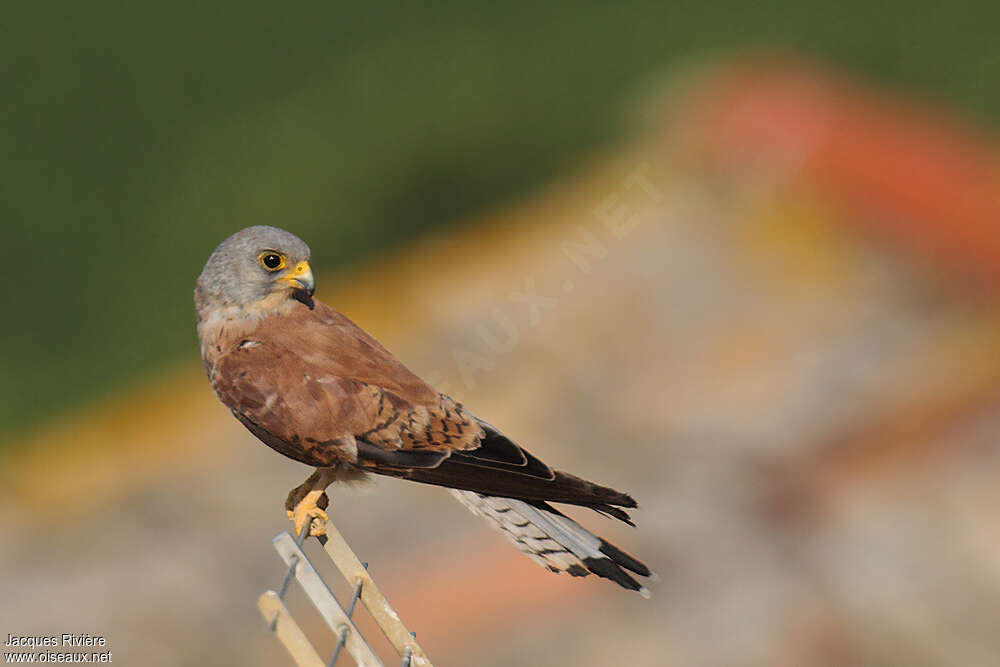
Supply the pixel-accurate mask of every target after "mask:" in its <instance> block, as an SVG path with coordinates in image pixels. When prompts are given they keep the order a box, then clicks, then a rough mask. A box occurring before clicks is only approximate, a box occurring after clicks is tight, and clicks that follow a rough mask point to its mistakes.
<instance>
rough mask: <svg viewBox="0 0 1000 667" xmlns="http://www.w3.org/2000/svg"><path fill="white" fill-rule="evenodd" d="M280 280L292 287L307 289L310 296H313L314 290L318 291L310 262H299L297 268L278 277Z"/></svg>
mask: <svg viewBox="0 0 1000 667" xmlns="http://www.w3.org/2000/svg"><path fill="white" fill-rule="evenodd" d="M278 281H279V282H283V283H286V284H288V285H289V286H290V287H291V288H292V289H297V290H298V289H300V290H305V291H306V292H308V293H309V296H312V294H313V292H315V291H316V282H315V281H314V280H313V272H312V268H310V266H309V262H299V263H298V264H296V265H295V268H293V269H291V270H290V271H288V273H286V274H285V275H283V276H282V277H281V278H278Z"/></svg>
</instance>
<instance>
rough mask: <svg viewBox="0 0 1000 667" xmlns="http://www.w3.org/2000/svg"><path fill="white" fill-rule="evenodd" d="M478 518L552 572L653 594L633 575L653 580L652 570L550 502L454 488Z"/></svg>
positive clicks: (646, 595) (456, 493) (453, 492)
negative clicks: (591, 576)
mask: <svg viewBox="0 0 1000 667" xmlns="http://www.w3.org/2000/svg"><path fill="white" fill-rule="evenodd" d="M452 494H454V496H455V497H456V498H458V499H459V500H460V501H461V502H462V504H463V505H465V506H466V507H467V508H469V510H470V511H472V513H473V514H478V515H479V516H482V517H485V518H487V519H489V520H490V522H491V523H492V524H493V526H494V527H495V528H497V529H498V530H499V531H500V532H502V533H503V534H504V536H505V537H506V538H507V539H508V540H510V541H511V542H512V543H513V544H514V546H516V547H517V548H518V549H520V550H521V551H522V552H524V553H525V554H527V555H528V557H529V558H531V559H532V560H533V561H535V562H536V563H538V564H539V565H541V566H542V567H544V568H546V569H547V570H549V571H551V572H568V573H569V574H570V575H572V576H574V577H585V576H587V575H588V574H590V573H591V572H593V573H594V574H596V575H597V576H599V577H604V578H606V579H610V580H612V581H614V582H615V583H616V584H618V585H619V586H621V587H622V588H627V589H629V590H632V591H636V592H637V593H639V595H641V596H643V597H645V598H648V597H649V590H647V589H646V587H645V586H642V585H641V584H639V582H637V581H636V580H635V579H633V578H632V576H631V575H629V573H628V572H626V570H629V571H631V572H633V573H635V574H637V575H640V576H643V577H649V576H653V575H652V573H651V572H650V571H649V568H648V567H646V566H645V565H643V564H642V563H640V562H639V561H638V560H636V559H635V558H633V557H632V556H629V555H628V554H626V553H625V552H623V551H621V550H620V549H618V547H616V546H614V545H613V544H610V543H609V542H605V541H604V540H602V539H601V538H600V537H598V536H596V535H594V534H593V533H591V532H590V531H588V530H587V529H586V528H584V527H583V526H581V525H580V524H578V523H577V522H576V521H573V519H571V518H569V517H568V516H566V515H565V514H562V513H561V512H559V511H558V510H557V509H555V508H554V507H552V506H551V505H549V504H548V503H545V502H536V501H531V502H528V501H524V500H517V499H514V498H500V497H497V496H487V495H482V494H479V493H475V492H474V491H460V490H457V489H453V490H452Z"/></svg>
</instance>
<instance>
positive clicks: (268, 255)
mask: <svg viewBox="0 0 1000 667" xmlns="http://www.w3.org/2000/svg"><path fill="white" fill-rule="evenodd" d="M257 261H259V262H260V263H261V264H262V265H263V266H264V268H265V269H267V270H268V271H277V270H278V269H280V268H282V267H283V266H285V260H284V258H283V257H282V256H281V255H279V254H277V253H274V252H262V253H260V256H258V257H257Z"/></svg>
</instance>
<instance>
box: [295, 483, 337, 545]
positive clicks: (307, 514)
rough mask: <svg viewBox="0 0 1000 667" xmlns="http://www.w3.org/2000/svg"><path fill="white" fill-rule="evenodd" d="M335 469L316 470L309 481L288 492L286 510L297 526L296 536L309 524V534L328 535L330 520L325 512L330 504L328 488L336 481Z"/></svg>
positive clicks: (316, 535)
mask: <svg viewBox="0 0 1000 667" xmlns="http://www.w3.org/2000/svg"><path fill="white" fill-rule="evenodd" d="M335 470H336V469H335V468H316V471H315V472H313V474H311V475H309V479H307V480H306V481H304V482H303V483H302V484H299V485H298V486H297V487H295V488H294V489H292V490H291V491H289V492H288V498H287V499H286V500H285V510H286V511H287V513H288V518H289V519H290V520H291V521H292V523H294V524H295V534H296V535H299V534H300V533H301V532H302V528H303V527H304V526H305V525H306V523H307V522H308V523H309V534H310V535H313V536H315V537H319V536H320V535H325V534H326V522H327V521H328V520H329V517H327V515H326V512H324V511H323V510H325V509H326V508H327V507H328V506H329V504H330V498H329V496H327V495H326V487H328V486H329V485H330V483H331V482H333V480H334V479H336V474H335Z"/></svg>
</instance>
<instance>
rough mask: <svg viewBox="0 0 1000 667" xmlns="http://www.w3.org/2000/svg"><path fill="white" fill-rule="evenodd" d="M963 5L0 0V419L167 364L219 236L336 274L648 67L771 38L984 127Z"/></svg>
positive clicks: (474, 203) (616, 95)
mask: <svg viewBox="0 0 1000 667" xmlns="http://www.w3.org/2000/svg"><path fill="white" fill-rule="evenodd" d="M974 4H978V6H975V7H972V6H970V5H968V4H954V3H953V4H947V5H939V4H938V3H930V2H901V1H897V2H891V3H872V2H868V1H865V2H859V1H850V2H840V3H829V2H799V3H783V2H758V3H753V4H751V3H743V2H729V3H721V4H717V5H715V6H712V7H708V6H703V5H700V4H699V5H695V4H694V3H692V4H689V5H686V6H685V5H679V4H677V3H629V4H619V3H604V2H577V3H573V4H569V3H566V4H563V3H559V4H556V5H539V4H537V3H527V2H508V3H485V2H477V3H472V2H468V1H462V2H458V1H449V2H436V3H421V4H420V5H416V4H413V5H403V4H398V5H397V4H389V3H372V2H369V3H332V2H302V3H294V4H286V5H280V6H279V5H277V4H274V3H263V2H252V1H251V2H248V1H244V2H238V3H237V2H214V3H194V2H173V3H148V2H147V3H136V2H121V1H119V2H110V1H107V0H97V1H94V2H88V3H78V2H65V1H62V2H46V3H7V4H6V5H5V8H4V9H3V10H2V14H3V25H4V30H3V35H4V36H3V40H2V42H0V62H2V63H3V69H2V75H0V76H2V79H0V80H2V84H0V86H2V88H0V89H2V96H3V105H2V111H0V113H2V114H3V121H2V129H0V155H3V157H4V159H3V160H2V162H0V188H2V195H0V207H2V209H0V219H2V221H3V228H4V231H5V241H6V244H7V246H6V249H5V252H4V257H5V260H6V261H5V262H4V263H3V264H4V267H3V270H4V274H5V280H4V282H5V283H6V289H5V290H4V313H5V320H6V321H5V325H4V327H3V333H2V339H0V343H2V345H0V350H2V352H0V354H2V355H3V356H2V359H0V361H2V373H0V396H2V398H3V400H2V401H0V433H4V432H6V433H8V434H9V433H11V432H12V431H17V430H21V429H24V428H28V427H30V426H31V425H32V424H34V423H37V422H38V420H40V419H42V418H43V417H44V416H46V415H50V414H52V413H53V411H55V410H59V409H63V408H66V407H73V406H77V407H78V406H79V405H81V403H82V402H83V401H85V400H87V399H89V398H92V397H95V396H99V395H101V394H103V393H106V392H108V391H110V390H112V389H119V388H121V387H123V386H127V385H128V384H129V383H134V382H136V381H137V380H138V379H139V378H140V377H142V376H144V375H147V374H148V373H149V372H150V371H151V370H155V369H157V368H161V367H164V366H165V365H166V364H167V363H168V362H171V361H176V360H177V359H179V358H185V357H187V358H192V359H193V358H194V357H195V356H196V355H197V351H196V343H195V335H194V329H193V315H192V310H191V289H192V286H193V283H194V279H195V277H196V276H197V274H198V272H199V270H200V268H201V265H202V263H203V262H204V260H205V258H206V257H207V255H208V253H209V252H210V251H211V249H212V248H213V247H214V245H215V244H216V243H217V242H218V241H219V240H221V239H222V238H223V237H225V236H226V235H228V234H229V233H231V232H233V231H235V230H236V229H238V228H241V227H243V226H246V225H250V224H260V223H268V224H275V225H279V226H283V227H287V228H290V229H292V230H294V231H295V232H297V233H299V234H300V235H301V236H303V237H304V238H306V239H308V240H309V241H310V243H311V245H312V247H313V251H314V256H315V262H314V264H315V265H316V267H317V268H318V270H319V271H320V272H323V271H327V272H328V271H330V270H331V269H338V268H341V267H344V266H346V265H349V264H351V263H353V262H357V261H358V260H359V258H363V257H365V256H366V255H370V254H371V253H373V252H374V251H376V250H380V249H384V248H386V247H387V246H391V245H393V244H403V243H406V242H407V240H408V239H411V238H413V237H414V236H415V235H417V234H422V233H424V232H425V231H427V230H428V229H431V228H434V227H437V226H443V225H448V224H452V223H453V222H455V221H456V220H458V219H462V218H467V216H469V215H470V214H472V213H475V212H478V211H484V210H487V209H490V208H492V207H495V206H496V205H497V204H498V203H501V202H503V201H507V200H511V199H512V198H515V197H518V196H520V195H523V194H525V193H527V192H530V191H531V189H532V188H533V187H537V186H539V185H541V184H544V183H546V182H550V181H551V180H552V179H553V178H554V176H555V175H556V174H557V173H560V171H563V170H565V168H566V167H567V166H568V165H571V164H573V163H575V162H577V161H578V160H579V159H580V158H581V157H582V156H585V155H587V154H588V153H592V152H594V151H597V150H600V148H601V147H602V146H604V145H607V144H608V142H610V141H611V140H613V139H614V138H616V137H618V136H620V135H621V134H622V133H623V128H624V126H625V123H624V122H623V117H624V115H625V114H624V112H623V100H627V99H629V96H630V95H632V94H634V93H635V92H636V91H639V90H642V89H643V86H645V85H648V83H649V82H650V80H651V79H653V78H655V77H656V76H657V75H658V74H659V73H661V72H662V71H664V70H665V69H666V68H668V67H676V66H678V65H683V64H685V63H699V62H703V61H705V60H706V59H711V58H712V57H715V56H719V55H724V54H726V53H729V52H733V51H740V52H743V53H746V52H747V50H754V49H766V50H779V51H791V52H796V53H800V54H802V55H804V56H806V57H807V58H811V59H815V60H820V61H828V62H832V63H834V64H836V65H837V66H838V67H839V68H840V69H842V70H845V71H847V72H849V73H854V74H859V75H862V76H863V77H866V78H869V79H874V80H876V81H879V82H880V83H882V84H885V85H887V86H888V87H890V88H895V89H897V90H902V91H903V92H904V93H913V94H915V95H916V96H925V97H932V98H935V99H937V100H938V101H939V102H941V103H942V104H945V105H948V106H951V107H954V108H957V109H958V110H960V111H962V112H964V113H965V114H967V115H968V116H969V117H971V118H972V119H973V120H975V121H977V122H979V123H980V124H984V125H987V126H995V121H996V119H997V117H998V116H1000V87H998V86H996V85H995V84H996V82H997V81H1000V56H998V50H997V49H996V48H995V44H994V42H995V40H996V26H997V25H998V24H1000V5H998V4H997V3H995V2H981V3H974ZM26 323H27V324H26ZM6 440H7V441H8V442H13V441H14V440H15V439H14V438H8V439H6Z"/></svg>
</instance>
